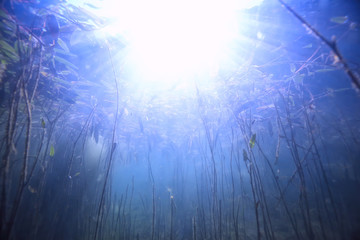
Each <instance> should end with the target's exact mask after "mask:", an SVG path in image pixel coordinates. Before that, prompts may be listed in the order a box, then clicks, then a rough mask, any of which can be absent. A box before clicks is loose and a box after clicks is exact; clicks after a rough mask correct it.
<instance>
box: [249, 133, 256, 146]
mask: <svg viewBox="0 0 360 240" xmlns="http://www.w3.org/2000/svg"><path fill="white" fill-rule="evenodd" d="M255 142H256V133H254V134H253V135H252V136H251V139H250V142H249V146H250V148H253V147H254V146H255Z"/></svg>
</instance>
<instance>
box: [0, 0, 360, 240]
mask: <svg viewBox="0 0 360 240" xmlns="http://www.w3.org/2000/svg"><path fill="white" fill-rule="evenodd" d="M286 3H287V4H288V5H289V6H290V7H291V8H292V9H293V10H294V11H295V12H296V13H297V14H299V15H300V16H301V17H302V18H303V20H305V21H306V22H307V23H308V24H310V25H311V26H312V27H313V28H314V29H316V31H318V32H319V33H320V34H321V35H322V36H323V37H325V38H326V39H328V40H329V41H330V40H331V39H336V46H337V49H338V50H339V53H341V54H342V56H343V58H344V61H346V63H347V64H348V66H349V70H350V71H351V72H353V73H354V74H355V79H353V80H356V78H357V80H358V79H359V64H360V54H359V51H360V50H359V47H358V46H359V43H360V37H359V36H360V35H359V23H360V19H359V14H358V12H359V10H360V5H359V2H358V1H356V0H352V1H351V0H346V1H337V0H332V1H331V0H322V1H315V0H314V1H301V2H299V1H287V2H286ZM72 4H73V3H72ZM87 7H89V5H87ZM84 9H86V8H85V7H84V6H83V8H82V7H75V5H71V4H70V3H66V2H61V1H53V2H51V1H44V2H42V1H40V3H39V2H35V1H17V2H15V1H14V2H13V1H4V3H3V4H2V6H1V16H0V17H1V19H2V21H1V29H0V33H1V35H0V36H1V39H0V56H1V68H0V69H1V70H0V88H1V90H0V94H1V95H0V96H1V99H0V100H1V102H0V126H1V128H0V135H1V139H2V140H1V145H0V152H1V155H2V167H1V180H0V183H1V192H2V193H1V205H0V209H1V213H0V218H1V222H0V225H1V237H0V239H123V240H131V239H135V240H138V239H151V240H154V239H156V240H157V239H171V240H172V239H173V240H180V239H181V240H186V239H187V240H196V239H197V240H199V239H204V240H205V239H206V240H207V239H209V240H210V239H214V240H222V239H224V240H225V239H236V240H238V239H334V240H335V239H359V238H360V237H359V236H360V230H359V229H360V207H359V204H358V202H359V201H360V193H359V191H358V189H359V187H360V176H359V171H360V164H359V160H360V148H359V143H360V138H359V134H360V111H359V109H360V101H359V89H357V87H356V86H355V85H354V84H352V83H351V81H352V80H351V77H349V74H348V72H347V70H346V69H345V68H344V64H343V63H344V62H341V61H340V60H339V58H338V56H335V55H336V54H334V52H333V51H332V49H331V48H330V46H328V45H327V44H326V43H325V42H324V41H322V40H321V39H319V38H318V37H316V36H315V34H314V33H313V32H311V31H309V30H307V29H306V28H305V27H304V26H303V24H302V23H301V22H300V21H299V19H297V18H296V17H295V16H294V15H293V14H292V13H291V12H289V11H287V10H286V9H285V8H284V7H282V6H281V4H280V2H279V1H276V0H264V1H263V2H262V3H261V4H260V5H258V6H255V7H253V8H250V9H245V10H241V11H240V10H239V12H238V15H237V18H236V19H237V21H239V22H237V26H238V33H237V35H236V38H235V39H232V40H231V41H229V42H227V43H228V45H227V46H226V48H224V49H225V50H224V55H226V56H227V57H226V59H225V58H224V59H225V60H224V59H223V60H222V61H219V62H218V64H217V65H216V68H215V67H214V68H211V69H210V70H209V69H206V68H204V69H201V70H199V71H198V72H197V71H195V72H191V73H183V72H182V73H181V74H179V75H180V76H178V75H177V74H173V73H171V72H170V73H167V75H166V76H167V77H169V78H174V79H175V80H173V79H171V80H170V79H169V80H168V81H167V82H166V81H165V82H156V81H155V82H154V81H153V78H156V76H157V77H159V76H163V75H162V73H157V75H154V76H155V77H154V76H147V73H148V72H145V71H143V70H144V69H142V68H141V67H140V66H137V65H136V64H135V65H133V63H134V59H131V60H129V53H130V52H131V50H132V49H131V46H132V45H131V41H130V40H129V39H128V38H127V36H126V34H123V35H122V34H117V35H116V34H114V35H112V36H105V37H104V36H103V35H101V34H100V33H101V31H100V30H101V27H102V26H103V25H102V24H105V25H106V21H105V20H104V22H101V21H99V20H96V19H93V18H95V16H94V15H88V12H87V11H86V10H84ZM89 9H96V7H94V6H90V8H89ZM49 15H54V16H55V18H56V19H57V23H56V24H55V25H51V26H52V27H49V24H50V23H49V22H46V21H48V20H45V19H47V18H46V16H49ZM199 16H200V13H199ZM91 19H93V20H91ZM144 21H146V19H145V20H144ZM57 24H58V27H59V31H58V32H57V30H56V26H57ZM99 29H100V30H99ZM199 31H200V30H199ZM333 36H335V38H334V37H333ZM174 52H175V53H176V52H177V51H174ZM140 56H141V55H140ZM190 57H191V56H190ZM154 59H155V56H154ZM189 61H190V59H189ZM174 69H177V71H178V70H179V69H181V66H177V67H176V68H174ZM164 71H165V69H164ZM145 73H146V74H145ZM147 77H148V78H149V79H150V78H152V79H151V81H147ZM26 149H28V150H26Z"/></svg>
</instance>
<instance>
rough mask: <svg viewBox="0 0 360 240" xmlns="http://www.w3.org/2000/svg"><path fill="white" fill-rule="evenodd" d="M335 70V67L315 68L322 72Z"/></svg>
mask: <svg viewBox="0 0 360 240" xmlns="http://www.w3.org/2000/svg"><path fill="white" fill-rule="evenodd" d="M335 70H336V69H335V68H323V69H318V70H315V72H317V73H321V72H332V71H335Z"/></svg>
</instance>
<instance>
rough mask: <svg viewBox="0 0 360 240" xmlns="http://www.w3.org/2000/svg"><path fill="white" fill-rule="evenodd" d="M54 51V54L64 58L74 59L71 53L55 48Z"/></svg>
mask: <svg viewBox="0 0 360 240" xmlns="http://www.w3.org/2000/svg"><path fill="white" fill-rule="evenodd" d="M54 51H55V53H59V54H63V55H65V56H69V57H76V55H75V54H72V53H71V52H66V51H64V50H62V49H60V48H55V49H54Z"/></svg>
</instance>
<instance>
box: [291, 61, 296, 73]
mask: <svg viewBox="0 0 360 240" xmlns="http://www.w3.org/2000/svg"><path fill="white" fill-rule="evenodd" d="M290 71H291V72H292V73H295V71H296V67H295V65H294V64H293V63H290Z"/></svg>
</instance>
